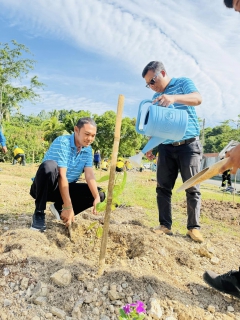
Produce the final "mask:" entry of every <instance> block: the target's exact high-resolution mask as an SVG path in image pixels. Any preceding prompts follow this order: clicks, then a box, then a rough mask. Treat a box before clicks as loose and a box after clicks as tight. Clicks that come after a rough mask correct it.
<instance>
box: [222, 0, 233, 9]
mask: <svg viewBox="0 0 240 320" xmlns="http://www.w3.org/2000/svg"><path fill="white" fill-rule="evenodd" d="M223 2H224V3H225V6H226V7H228V8H233V0H223Z"/></svg>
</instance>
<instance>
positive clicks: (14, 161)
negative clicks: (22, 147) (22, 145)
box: [13, 153, 26, 166]
mask: <svg viewBox="0 0 240 320" xmlns="http://www.w3.org/2000/svg"><path fill="white" fill-rule="evenodd" d="M19 158H21V165H23V166H25V165H26V161H25V154H24V153H18V154H17V155H16V156H15V157H14V159H13V164H16V163H17V162H18V159H19Z"/></svg>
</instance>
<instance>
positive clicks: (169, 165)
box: [142, 61, 203, 242]
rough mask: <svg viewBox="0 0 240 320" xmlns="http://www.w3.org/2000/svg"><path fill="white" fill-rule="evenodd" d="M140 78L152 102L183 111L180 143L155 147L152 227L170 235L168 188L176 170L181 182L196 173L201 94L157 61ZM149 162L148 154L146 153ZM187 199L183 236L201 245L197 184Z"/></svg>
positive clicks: (171, 187) (188, 81)
mask: <svg viewBox="0 0 240 320" xmlns="http://www.w3.org/2000/svg"><path fill="white" fill-rule="evenodd" d="M142 77H143V78H144V79H145V80H146V87H147V88H151V89H152V90H153V91H155V94H154V96H153V103H158V104H159V106H161V107H168V106H170V105H172V104H173V105H174V107H175V108H179V109H181V110H186V111H187V113H188V126H187V129H186V132H185V135H184V137H183V138H182V139H181V141H172V140H167V141H165V142H164V143H162V144H160V145H159V146H158V153H159V157H158V163H157V189H156V191H157V204H158V211H159V222H160V225H159V226H158V227H157V228H154V232H155V233H158V234H163V233H165V234H167V235H172V234H173V233H172V230H171V227H172V212H171V197H172V189H173V188H174V184H175V181H176V179H177V176H178V171H180V173H181V176H182V179H183V181H186V180H188V179H189V178H191V177H192V176H194V175H195V174H197V173H198V172H199V170H200V161H201V157H202V146H201V143H200V141H199V133H200V128H199V124H198V118H197V115H196V111H195V108H194V107H195V106H198V105H200V104H201V102H202V98H201V95H200V94H199V92H198V90H197V88H196V87H195V85H194V83H193V82H192V80H190V79H188V78H170V77H169V76H168V74H167V72H166V70H165V67H164V65H163V63H162V62H160V61H151V62H150V63H149V64H148V65H147V66H146V67H145V68H144V70H143V72H142ZM146 156H147V158H148V159H149V160H152V159H153V157H154V156H153V154H152V151H149V152H147V153H146ZM186 197H187V214H188V220H187V229H188V231H187V235H188V236H189V237H190V238H191V239H193V240H194V241H196V242H203V237H202V235H201V233H200V231H199V229H200V225H199V217H200V207H201V193H200V190H199V185H196V186H194V187H191V188H189V189H187V190H186Z"/></svg>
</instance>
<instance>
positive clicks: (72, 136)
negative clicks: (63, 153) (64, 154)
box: [70, 133, 85, 150]
mask: <svg viewBox="0 0 240 320" xmlns="http://www.w3.org/2000/svg"><path fill="white" fill-rule="evenodd" d="M70 145H71V148H74V149H76V150H77V147H76V145H75V140H74V133H73V134H72V135H71V137H70ZM84 148H85V147H82V149H81V150H83V149H84Z"/></svg>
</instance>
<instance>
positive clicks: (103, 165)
mask: <svg viewBox="0 0 240 320" xmlns="http://www.w3.org/2000/svg"><path fill="white" fill-rule="evenodd" d="M101 169H102V170H104V171H107V170H108V162H107V160H106V159H103V161H102V163H101Z"/></svg>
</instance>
